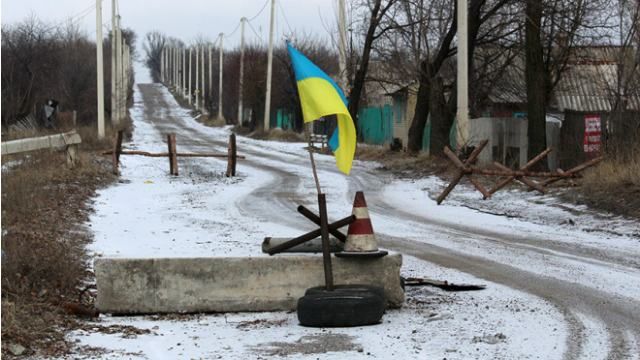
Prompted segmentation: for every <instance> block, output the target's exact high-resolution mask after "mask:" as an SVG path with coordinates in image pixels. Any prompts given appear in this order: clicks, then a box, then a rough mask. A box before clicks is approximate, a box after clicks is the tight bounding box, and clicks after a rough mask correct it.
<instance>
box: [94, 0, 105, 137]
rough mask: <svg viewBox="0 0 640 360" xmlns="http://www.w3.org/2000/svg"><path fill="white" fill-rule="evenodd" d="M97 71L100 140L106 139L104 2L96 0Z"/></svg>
mask: <svg viewBox="0 0 640 360" xmlns="http://www.w3.org/2000/svg"><path fill="white" fill-rule="evenodd" d="M96 61H97V66H96V71H97V73H98V74H97V75H98V79H97V80H98V84H97V85H98V89H97V90H98V91H97V93H98V139H103V138H104V72H103V71H104V69H103V65H102V61H103V59H102V0H96Z"/></svg>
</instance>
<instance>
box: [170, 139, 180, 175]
mask: <svg viewBox="0 0 640 360" xmlns="http://www.w3.org/2000/svg"><path fill="white" fill-rule="evenodd" d="M167 146H168V147H169V174H171V175H176V176H177V175H178V156H177V151H176V134H169V135H167Z"/></svg>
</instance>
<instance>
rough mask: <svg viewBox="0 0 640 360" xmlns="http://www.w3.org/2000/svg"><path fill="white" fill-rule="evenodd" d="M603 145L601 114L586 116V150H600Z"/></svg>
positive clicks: (590, 151) (594, 151) (592, 151)
mask: <svg viewBox="0 0 640 360" xmlns="http://www.w3.org/2000/svg"><path fill="white" fill-rule="evenodd" d="M601 145H602V131H601V128H600V115H585V116H584V152H585V153H597V152H600V146H601Z"/></svg>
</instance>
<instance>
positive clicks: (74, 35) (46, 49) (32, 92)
mask: <svg viewBox="0 0 640 360" xmlns="http://www.w3.org/2000/svg"><path fill="white" fill-rule="evenodd" d="M122 34H123V37H124V38H125V39H126V41H127V43H128V44H129V45H130V46H131V48H132V51H133V49H134V48H135V47H134V45H135V41H136V34H135V33H134V32H133V31H132V30H131V29H125V30H123V32H122ZM103 56H104V64H105V67H104V69H105V74H104V79H105V82H104V86H105V92H104V93H105V94H107V95H106V96H107V97H108V96H109V94H111V91H110V89H111V66H110V64H111V43H110V40H109V38H108V37H107V38H106V39H105V40H104V43H103ZM95 58H96V44H95V42H94V41H93V40H91V39H90V37H89V35H88V34H87V33H86V32H83V31H82V30H81V28H80V27H79V25H78V24H74V23H73V22H71V21H69V22H67V23H63V24H49V23H46V22H44V21H41V20H39V19H38V18H37V17H35V16H30V17H29V18H27V19H25V20H24V21H21V22H19V23H15V24H8V25H7V24H3V25H2V126H3V127H7V126H9V125H11V124H13V123H15V122H16V121H18V120H20V119H22V118H24V117H26V116H28V115H33V116H35V118H36V119H37V120H39V121H42V107H43V105H44V104H45V102H46V101H47V100H48V99H53V100H56V101H57V102H58V104H59V109H60V110H62V111H72V110H76V111H77V121H78V123H79V124H81V125H82V124H84V125H95V123H96V121H97V120H96V119H97V113H96V112H97V106H96V98H97V85H96V83H97V79H96V61H95ZM130 83H133V81H131V82H130ZM128 91H129V98H131V93H132V88H130V89H129V90H128ZM105 112H106V113H107V116H109V115H110V114H111V102H110V101H105Z"/></svg>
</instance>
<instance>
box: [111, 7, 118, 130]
mask: <svg viewBox="0 0 640 360" xmlns="http://www.w3.org/2000/svg"><path fill="white" fill-rule="evenodd" d="M116 61H117V60H116V0H111V126H114V127H115V126H117V125H118V124H119V121H118V117H117V116H114V115H115V112H114V110H115V109H116V98H117V96H118V92H117V91H116V88H117V87H116V71H117V70H116V69H117V65H116Z"/></svg>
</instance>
